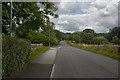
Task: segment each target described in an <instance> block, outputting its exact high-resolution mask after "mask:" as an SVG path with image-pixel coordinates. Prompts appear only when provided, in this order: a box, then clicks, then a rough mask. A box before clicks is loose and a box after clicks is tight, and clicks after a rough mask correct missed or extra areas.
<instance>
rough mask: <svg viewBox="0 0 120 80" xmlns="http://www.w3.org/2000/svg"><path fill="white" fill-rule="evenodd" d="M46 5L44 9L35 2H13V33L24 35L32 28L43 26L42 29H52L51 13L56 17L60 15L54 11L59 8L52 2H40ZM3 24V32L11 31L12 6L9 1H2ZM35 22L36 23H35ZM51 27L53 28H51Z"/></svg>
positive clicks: (36, 28)
mask: <svg viewBox="0 0 120 80" xmlns="http://www.w3.org/2000/svg"><path fill="white" fill-rule="evenodd" d="M40 4H41V5H43V6H44V9H43V10H40V8H41V7H38V5H37V4H36V3H35V2H33V3H31V2H17V3H15V2H14V3H13V15H12V16H13V19H12V20H13V27H12V29H13V33H14V34H16V35H17V36H19V37H24V36H26V35H27V33H28V32H29V31H31V30H36V31H38V29H39V28H40V27H41V29H42V30H47V29H51V28H52V26H51V23H52V22H50V19H49V16H48V15H51V16H53V17H55V18H57V17H58V15H57V14H55V13H54V12H55V11H56V10H57V8H56V7H55V6H54V4H53V3H51V2H40ZM2 5H3V7H2V13H3V15H2V25H3V30H2V31H3V33H5V34H8V33H9V23H10V6H9V5H8V3H6V2H4V3H2ZM33 23H34V24H33ZM49 27H51V28H49Z"/></svg>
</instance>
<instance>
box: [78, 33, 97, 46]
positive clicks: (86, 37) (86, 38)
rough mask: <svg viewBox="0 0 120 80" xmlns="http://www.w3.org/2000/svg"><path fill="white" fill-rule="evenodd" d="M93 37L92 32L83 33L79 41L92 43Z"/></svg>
mask: <svg viewBox="0 0 120 80" xmlns="http://www.w3.org/2000/svg"><path fill="white" fill-rule="evenodd" d="M94 38H95V36H94V34H92V33H84V34H83V35H82V37H81V41H80V42H82V43H85V44H93V39H94Z"/></svg>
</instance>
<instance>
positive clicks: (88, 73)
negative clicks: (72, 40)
mask: <svg viewBox="0 0 120 80" xmlns="http://www.w3.org/2000/svg"><path fill="white" fill-rule="evenodd" d="M59 47H61V48H59V49H58V52H57V56H56V60H55V68H54V74H53V78H117V77H118V61H116V60H113V59H110V58H107V57H104V56H101V55H98V54H94V53H91V52H88V51H84V50H81V49H77V48H73V47H70V46H68V45H67V44H66V43H65V42H64V41H62V42H60V45H59Z"/></svg>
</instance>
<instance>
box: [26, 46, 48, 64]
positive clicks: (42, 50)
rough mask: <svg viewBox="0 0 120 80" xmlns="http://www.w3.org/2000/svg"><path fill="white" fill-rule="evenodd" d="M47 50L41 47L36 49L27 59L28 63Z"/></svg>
mask: <svg viewBox="0 0 120 80" xmlns="http://www.w3.org/2000/svg"><path fill="white" fill-rule="evenodd" d="M47 50H49V48H47V47H41V48H38V49H36V50H35V51H34V52H32V53H31V54H30V56H29V58H28V63H29V62H31V61H32V60H34V59H35V58H37V57H38V56H39V55H40V54H42V53H44V52H46V51H47Z"/></svg>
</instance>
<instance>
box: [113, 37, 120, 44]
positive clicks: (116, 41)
mask: <svg viewBox="0 0 120 80" xmlns="http://www.w3.org/2000/svg"><path fill="white" fill-rule="evenodd" d="M111 42H112V43H114V44H120V39H119V38H118V37H117V36H114V37H113V38H112V41H111Z"/></svg>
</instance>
